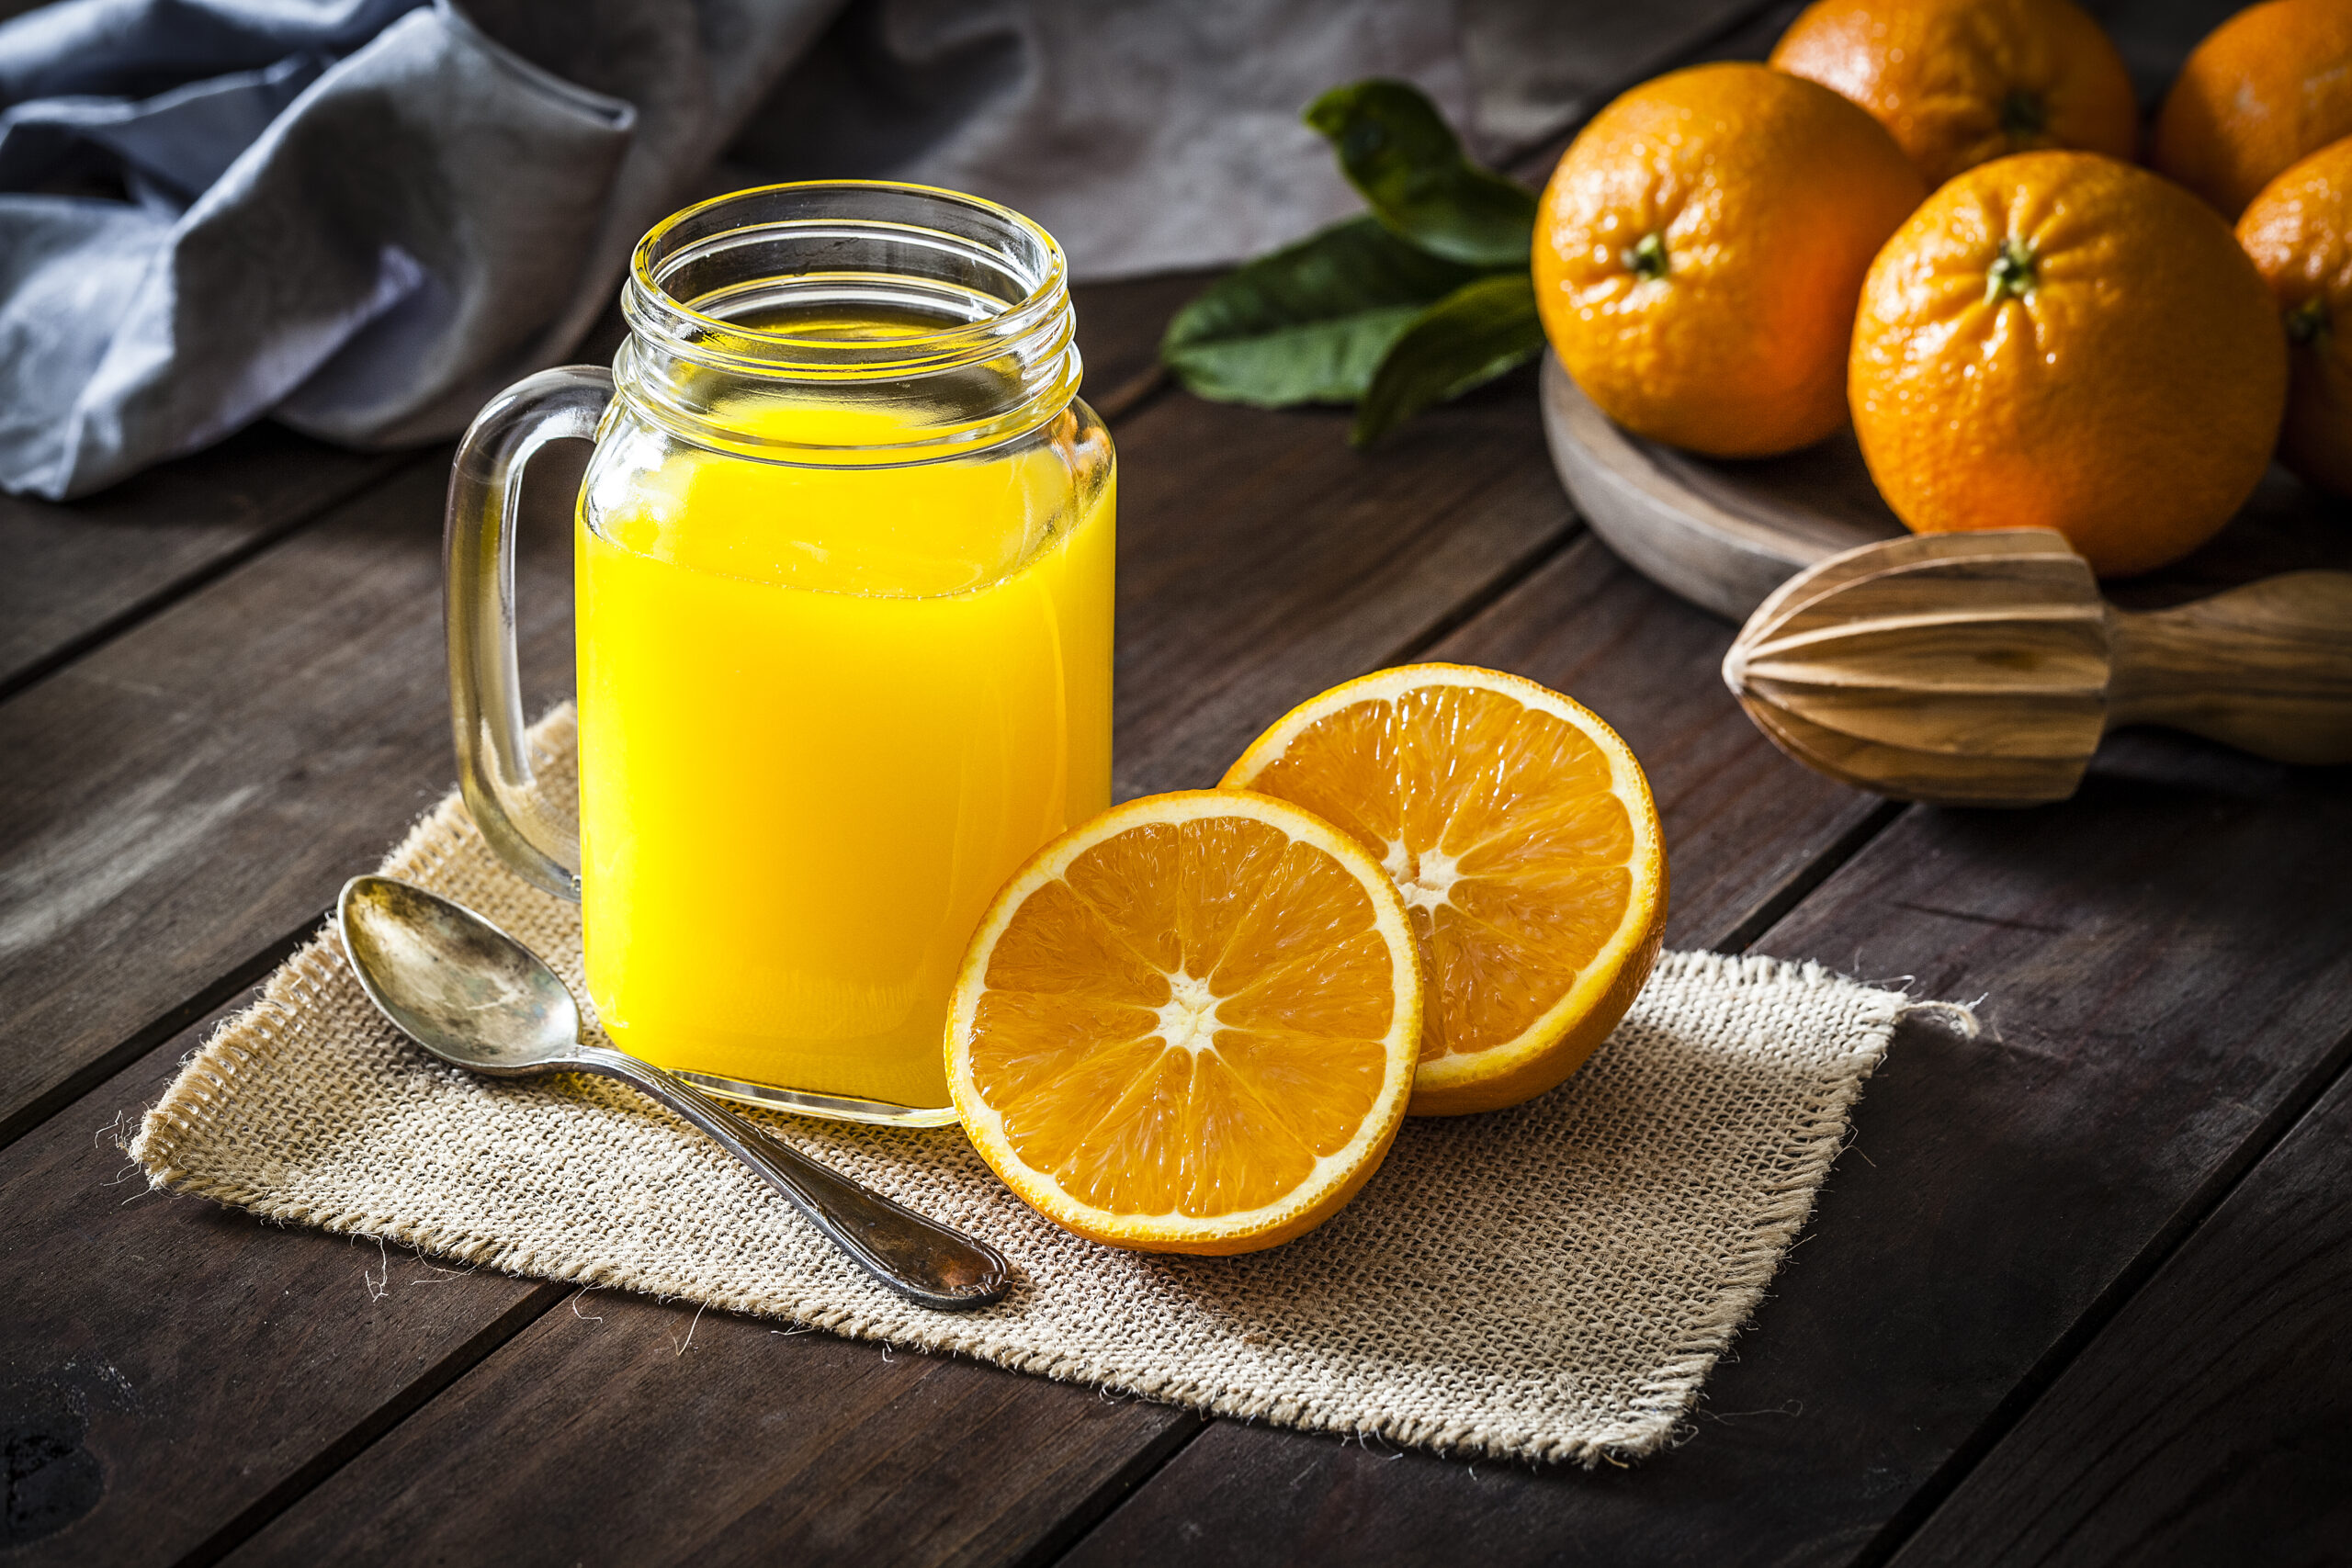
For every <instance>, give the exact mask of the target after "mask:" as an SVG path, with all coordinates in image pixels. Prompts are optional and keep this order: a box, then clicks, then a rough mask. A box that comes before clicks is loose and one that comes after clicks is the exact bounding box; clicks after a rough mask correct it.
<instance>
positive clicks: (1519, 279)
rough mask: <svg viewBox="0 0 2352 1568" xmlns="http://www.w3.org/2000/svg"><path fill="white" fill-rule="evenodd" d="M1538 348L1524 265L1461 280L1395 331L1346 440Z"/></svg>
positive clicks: (1388, 426) (1362, 442)
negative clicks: (1473, 280) (1516, 270)
mask: <svg viewBox="0 0 2352 1568" xmlns="http://www.w3.org/2000/svg"><path fill="white" fill-rule="evenodd" d="M1543 348H1544V322H1543V321H1542V319H1541V318H1540V317H1538V316H1537V314H1536V311H1535V288H1534V285H1533V284H1532V282H1531V281H1530V280H1529V278H1528V276H1527V275H1526V274H1525V273H1523V272H1521V273H1510V274H1507V275H1505V276H1498V277H1482V278H1480V279H1478V281H1476V283H1466V284H1464V285H1463V286H1462V287H1461V288H1457V289H1455V290H1454V291H1453V293H1451V294H1449V295H1447V296H1446V297H1445V298H1444V299H1441V300H1439V301H1438V302H1437V303H1436V304H1434V305H1432V306H1430V308H1429V309H1428V310H1424V311H1422V312H1421V313H1420V315H1419V317H1417V318H1416V319H1415V320H1414V321H1413V324H1412V325H1411V326H1409V327H1408V328H1407V329H1406V330H1405V332H1404V333H1403V334H1402V335H1400V336H1399V337H1398V338H1397V343H1396V345H1395V346H1394V347H1392V348H1391V349H1389V351H1388V357H1386V358H1385V359H1383V360H1382V361H1381V362H1380V369H1379V371H1378V373H1377V374H1375V375H1374V377H1373V378H1372V387H1371V389H1369V390H1368V391H1366V392H1365V393H1364V395H1363V402H1361V403H1359V404H1358V405H1357V406H1356V423H1355V428H1354V429H1352V430H1351V431H1349V432H1348V440H1349V442H1350V443H1351V444H1352V445H1354V446H1370V445H1371V444H1372V443H1373V442H1374V441H1377V440H1379V439H1380V438H1381V437H1382V436H1383V435H1385V434H1388V432H1389V431H1391V430H1394V429H1395V428H1396V427H1397V425H1399V424H1401V423H1404V422H1405V421H1406V420H1408V419H1410V418H1412V417H1413V415H1415V414H1417V413H1419V412H1421V411H1422V410H1423V409H1425V408H1428V407H1429V406H1430V404H1431V403H1442V402H1443V401H1445V400H1447V399H1449V398H1458V397H1460V396H1461V395H1462V394H1463V393H1464V392H1466V391H1468V390H1469V389H1471V388H1473V387H1476V386H1478V385H1480V384H1482V383H1484V382H1487V381H1491V380H1493V379H1494V378H1496V377H1498V376H1499V375H1501V374H1502V373H1503V372H1504V371H1506V370H1510V369H1512V368H1513V367H1517V366H1521V365H1524V364H1526V363H1527V362H1528V361H1529V360H1531V359H1532V358H1534V357H1535V355H1538V354H1539V353H1541V352H1543Z"/></svg>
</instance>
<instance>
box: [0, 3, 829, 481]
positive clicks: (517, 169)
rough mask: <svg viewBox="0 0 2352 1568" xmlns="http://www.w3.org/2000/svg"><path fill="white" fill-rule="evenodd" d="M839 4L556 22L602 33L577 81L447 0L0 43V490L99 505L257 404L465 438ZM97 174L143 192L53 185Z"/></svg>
mask: <svg viewBox="0 0 2352 1568" xmlns="http://www.w3.org/2000/svg"><path fill="white" fill-rule="evenodd" d="M834 8H835V6H834V5H833V3H832V0H709V3H706V4H704V5H702V6H693V7H690V6H684V5H676V6H643V5H638V4H634V3H630V4H622V3H620V0H608V3H605V4H598V3H596V0H575V3H567V4H565V5H561V6H541V7H540V9H541V10H542V11H543V12H549V13H557V14H559V15H560V17H562V18H563V20H564V21H565V22H567V23H569V24H570V25H571V27H572V28H577V29H580V30H579V31H577V32H576V33H575V35H574V36H575V37H578V38H581V39H586V38H588V37H590V36H592V35H593V36H594V37H595V38H596V39H597V42H598V56H597V58H596V59H594V60H582V61H577V62H566V63H572V64H577V65H580V66H582V73H581V74H580V75H579V76H578V77H572V76H570V75H568V74H559V73H556V72H555V71H551V70H549V69H547V68H546V67H544V66H542V65H541V64H538V63H535V62H533V61H532V60H530V59H527V58H526V57H525V56H524V55H523V54H521V53H520V52H518V51H516V50H515V49H512V48H509V47H507V46H506V45H505V44H503V43H501V42H499V41H496V40H495V39H493V38H492V36H491V34H490V32H489V31H488V30H487V26H486V25H477V23H476V22H475V21H473V20H471V19H469V17H467V16H464V15H461V14H460V13H458V11H457V10H456V9H454V8H453V7H451V6H448V5H447V4H446V0H445V3H444V4H442V5H439V6H426V5H423V4H420V3H419V0H71V3H68V4H64V5H59V6H49V7H47V8H45V9H42V10H39V11H34V12H30V13H28V14H27V15H25V16H22V17H17V18H16V19H15V20H13V21H11V22H9V23H7V24H5V25H0V104H5V105H6V106H7V107H6V110H5V113H0V487H5V488H6V489H8V490H10V491H30V492H32V493H34V494H38V495H42V496H47V497H51V498H62V497H67V496H74V495H81V494H85V493H87V492H88V491H93V490H96V489H98V488H100V487H101V486H104V485H107V484H109V483H112V482H113V481H115V480H117V479H121V478H123V477H124V476H126V475H127V474H130V473H131V472H133V471H135V470H136V469H138V468H141V467H144V466H145V465H147V464H149V463H151V462H153V461H155V460H157V459H159V458H162V457H170V456H174V455H175V454H178V453H182V452H187V451H190V450H193V449H195V448H196V447H198V446H205V445H207V444H209V443H210V442H212V441H215V440H218V439H219V438H220V436H222V435H224V434H229V433H230V432H232V431H234V430H236V429H238V428H240V427H242V426H243V425H245V424H247V423H251V422H252V421H253V420H254V419H255V418H257V417H259V416H260V415H262V414H263V413H265V412H268V413H271V414H273V415H274V416H275V417H276V418H277V419H278V420H279V421H281V422H283V423H286V424H288V425H291V426H292V427H294V428H295V429H297V430H301V431H304V432H307V433H309V434H315V435H319V436H322V437H325V438H327V439H330V440H334V441H339V442H343V443H346V444H349V445H356V446H390V445H399V444H402V443H406V442H413V441H418V440H423V439H426V438H429V437H435V436H441V435H446V434H449V433H450V432H452V431H454V430H457V429H460V428H462V427H463V426H464V424H465V423H466V421H467V420H468V419H469V417H471V415H472V413H473V412H474V411H475V410H476V409H478V408H479V407H481V404H482V402H483V401H484V400H487V399H488V398H489V397H491V396H492V394H494V393H495V392H496V391H497V390H498V389H499V388H501V387H503V386H504V385H505V384H506V383H508V382H510V381H512V380H514V379H515V378H517V377H519V376H521V375H524V374H526V373H527V372H529V371H530V370H532V369H535V368H537V367H540V366H542V365H546V364H548V363H552V362H554V361H556V360H559V359H560V358H561V357H562V356H563V355H565V354H567V353H568V352H569V351H570V349H571V346H572V344H575V343H576V342H577V341H578V339H579V338H580V337H581V335H582V333H584V332H585V331H586V330H587V328H588V327H589V326H590V325H591V324H593V322H594V319H595V317H596V315H597V313H598V312H599V311H600V310H602V309H603V308H604V306H605V303H606V302H607V301H608V300H609V299H610V297H611V288H612V287H613V284H614V283H615V281H616V279H617V277H618V276H619V272H620V269H621V267H622V265H625V260H626V257H627V255H628V250H629V248H630V246H631V245H632V244H633V243H634V242H635V241H636V239H637V237H638V236H639V234H640V233H641V232H642V231H644V230H645V229H646V228H647V227H648V226H649V225H650V223H651V222H653V221H654V220H657V219H658V218H660V217H661V215H662V213H663V212H664V211H666V210H667V209H668V207H669V204H670V203H671V202H672V201H673V198H674V196H675V193H676V187H677V186H678V185H679V184H680V182H681V179H682V177H683V175H684V173H685V172H687V171H690V170H693V169H695V168H699V167H701V166H703V165H705V164H707V163H708V162H709V161H710V159H711V158H712V157H713V156H714V155H715V154H716V153H717V152H718V148H719V146H720V145H722V144H723V142H724V141H725V139H726V138H727V137H728V136H729V135H730V134H731V133H732V132H733V130H735V129H736V127H737V126H738V125H739V124H740V123H741V119H742V118H743V116H744V115H745V114H746V113H747V112H748V111H749V109H750V108H751V107H752V106H753V105H754V104H755V103H756V102H757V100H758V97H759V96H760V95H761V94H762V93H763V92H764V91H765V90H766V89H767V88H768V87H769V86H770V85H773V83H774V81H775V77H776V76H777V75H778V74H780V73H781V72H782V70H783V69H784V67H785V66H786V65H787V64H789V63H790V62H791V60H792V59H793V58H794V57H795V56H797V54H798V53H799V52H800V51H802V50H803V49H804V48H805V47H806V45H807V43H808V42H809V40H810V39H811V38H813V36H814V35H815V34H816V32H817V31H818V30H819V29H820V28H821V27H822V26H823V24H824V23H825V21H827V20H828V19H830V17H831V12H832V10H833V9H834ZM476 15H478V16H482V17H484V21H485V24H487V22H488V20H489V12H488V8H481V9H478V10H477V12H476ZM503 20H504V21H506V22H507V23H509V24H510V26H509V28H507V29H506V30H509V31H515V32H521V33H523V34H525V35H526V36H532V28H533V18H532V17H531V15H530V12H529V9H528V6H527V5H522V6H515V7H514V8H512V10H511V11H510V13H509V14H508V15H507V16H506V17H503ZM600 25H602V30H601V31H597V30H596V29H597V28H599V26H600ZM540 30H541V31H544V30H545V28H544V26H542V27H541V28H540ZM533 41H534V42H535V43H538V44H544V45H548V46H549V48H548V52H552V53H554V54H556V55H557V56H558V57H559V58H560V56H561V53H562V50H563V43H564V40H563V39H561V38H560V37H558V38H555V39H543V38H537V37H536V36H534V37H533ZM600 77H601V78H602V79H603V81H604V83H605V84H608V85H604V86H600V85H583V83H594V82H596V81H597V79H598V78H600ZM612 89H618V90H617V91H615V90H612ZM94 177H95V178H99V179H105V178H112V179H116V180H119V184H120V187H121V189H122V191H123V193H124V197H128V199H125V198H124V197H112V196H92V195H78V194H71V193H70V191H69V193H67V194H58V193H57V192H58V190H59V187H61V186H67V187H70V186H72V185H73V184H74V182H75V181H77V180H79V181H83V182H85V183H87V182H88V181H90V180H91V179H93V178H94Z"/></svg>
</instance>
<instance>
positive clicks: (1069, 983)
mask: <svg viewBox="0 0 2352 1568" xmlns="http://www.w3.org/2000/svg"><path fill="white" fill-rule="evenodd" d="M1420 1030H1421V976H1420V965H1419V959H1418V957H1417V955H1416V953H1415V950H1414V944H1413V934H1412V925H1411V922H1410V920H1409V919H1408V917H1407V915H1406V913H1405V905H1404V901H1403V899H1402V898H1401V897H1398V895H1397V889H1396V887H1395V886H1393V885H1392V884H1391V883H1390V882H1389V880H1388V878H1387V877H1386V876H1385V875H1384V874H1382V873H1381V869H1380V867H1379V865H1378V863H1375V862H1374V861H1373V860H1372V859H1371V858H1370V857H1369V856H1367V855H1366V854H1365V853H1364V852H1363V851H1362V850H1361V849H1359V848H1357V847H1356V845H1355V844H1354V843H1353V842H1352V841H1351V840H1349V839H1348V838H1347V837H1346V836H1345V835H1343V834H1341V833H1340V832H1339V831H1338V830H1336V829H1333V828H1332V827H1331V826H1330V825H1329V823H1326V822H1322V821H1318V820H1317V818H1314V817H1312V816H1310V815H1308V814H1307V813H1306V812H1305V811H1302V810H1300V809H1299V808H1298V807H1295V806H1291V805H1287V804H1285V803H1284V802H1283V801H1279V800H1270V799H1267V798H1265V797H1264V796H1262V795H1249V794H1245V793H1238V792H1233V791H1226V790H1191V791H1187V792H1184V793H1182V794H1176V795H1150V796H1147V797H1146V798H1144V799H1141V800H1133V801H1129V802H1128V803H1127V804H1125V806H1119V807H1113V808H1112V809H1111V810H1109V811H1107V812H1105V813H1103V815H1102V816H1100V817H1097V818H1094V819H1093V820H1092V821H1091V822H1087V823H1085V824H1083V825H1082V826H1080V827H1078V828H1075V829H1071V830H1070V831H1069V832H1068V833H1066V834H1064V835H1063V836H1062V837H1060V838H1059V839H1057V840H1054V841H1053V842H1052V843H1050V844H1048V845H1046V847H1045V848H1044V849H1043V850H1040V851H1039V852H1037V854H1036V855H1035V857H1034V858H1033V859H1032V860H1031V861H1030V862H1029V863H1028V864H1027V865H1025V866H1023V867H1022V868H1021V870H1020V871H1018V872H1016V873H1014V874H1013V876H1012V880H1011V881H1010V882H1008V883H1006V884H1005V886H1004V887H1003V890H1002V891H1001V892H1000V893H998V895H997V897H996V902H995V903H994V904H993V905H991V906H990V907H989V912H988V914H987V916H986V917H985V918H983V919H981V921H980V926H979V930H978V931H977V932H975V933H974V935H973V937H972V945H971V949H970V951H969V952H968V953H967V954H966V956H965V959H964V967H963V971H962V973H961V975H960V976H958V977H957V979H956V990H955V993H954V995H953V996H952V997H951V998H950V999H949V1001H948V1010H947V1082H948V1086H949V1088H950V1089H951V1090H952V1091H953V1092H954V1095H955V1098H956V1112H957V1114H958V1115H959V1116H960V1117H961V1118H962V1120H963V1123H964V1131H965V1133H966V1134H967V1136H969V1137H970V1139H971V1140H972V1146H973V1147H974V1148H976V1149H978V1151H979V1153H980V1157H981V1158H982V1159H985V1160H987V1161H988V1163H989V1166H990V1167H991V1168H993V1169H994V1170H995V1171H996V1173H997V1175H999V1176H1000V1177H1001V1178H1003V1179H1004V1181H1005V1184H1006V1185H1007V1186H1009V1187H1011V1188H1012V1190H1013V1191H1015V1192H1016V1193H1018V1194H1020V1196H1021V1197H1022V1199H1023V1201H1026V1202H1027V1203H1028V1204H1029V1205H1030V1206H1031V1207H1032V1208H1035V1209H1036V1210H1038V1211H1039V1212H1040V1213H1043V1214H1045V1215H1046V1217H1047V1218H1048V1219H1051V1220H1053V1221H1054V1222H1055V1223H1057V1224H1060V1225H1062V1226H1064V1227H1066V1228H1068V1229H1069V1230H1072V1231H1075V1232H1077V1233H1078V1234H1079V1235H1082V1236H1086V1237H1088V1238H1090V1239H1091V1240H1094V1241H1099V1242H1103V1243H1106V1244H1108V1245H1110V1246H1113V1247H1135V1248H1138V1249H1141V1250H1145V1251H1151V1252H1200V1253H1231V1252H1250V1251H1255V1250H1256V1249H1258V1248H1260V1247H1272V1246H1274V1245H1276V1244H1277V1243H1280V1242H1284V1241H1288V1240H1290V1239H1291V1238H1292V1237H1294V1236H1297V1235H1304V1234H1305V1233H1306V1232H1307V1231H1310V1230H1312V1229H1314V1228H1315V1227H1316V1226H1317V1225H1318V1224H1322V1223H1323V1222H1324V1221H1325V1220H1327V1219H1329V1217H1330V1216H1331V1215H1332V1214H1334V1213H1338V1211H1339V1209H1340V1206H1341V1205H1342V1204H1344V1203H1345V1202H1346V1201H1348V1200H1349V1199H1350V1198H1351V1197H1352V1196H1354V1194H1355V1191H1356V1190H1357V1189H1358V1188H1360V1187H1362V1186H1363V1183H1364V1179H1366V1178H1367V1177H1369V1176H1370V1175H1371V1174H1372V1173H1373V1171H1374V1169H1375V1168H1377V1167H1378V1166H1379V1164H1380V1161H1381V1158H1382V1156H1385V1154H1386V1153H1387V1152H1388V1145H1390V1144H1391V1143H1392V1142H1394V1141H1395V1139H1396V1136H1397V1126H1398V1124H1399V1123H1400V1122H1402V1121H1403V1119H1404V1115H1405V1101H1406V1100H1407V1098H1408V1095H1409V1094H1410V1093H1411V1091H1412V1083H1413V1070H1414V1062H1415V1059H1416V1056H1417V1055H1418V1053H1419V1039H1420Z"/></svg>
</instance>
